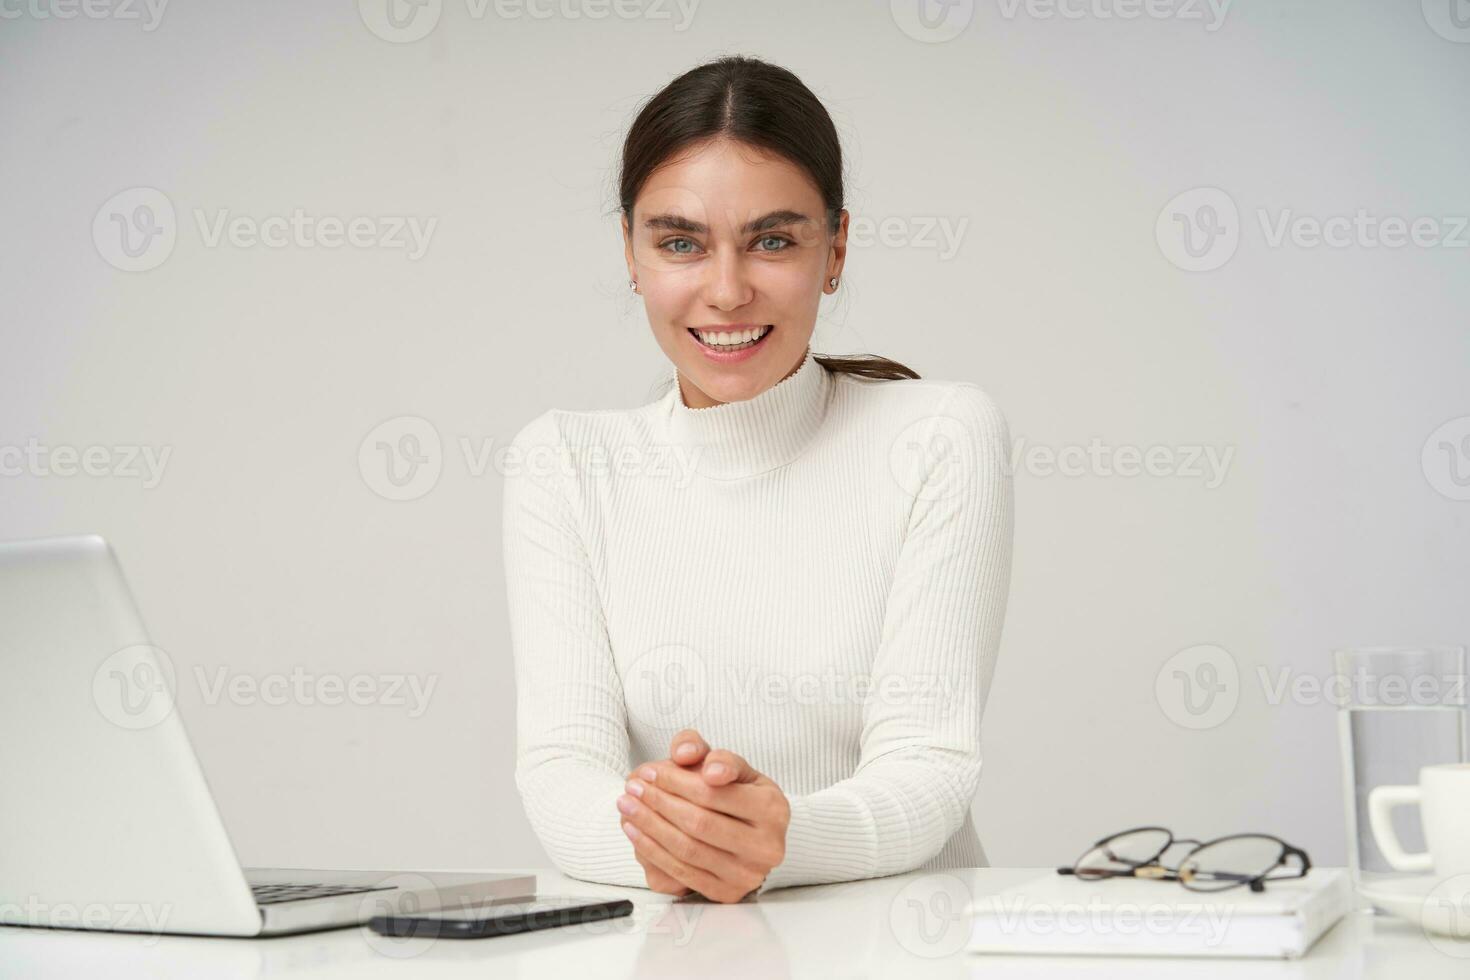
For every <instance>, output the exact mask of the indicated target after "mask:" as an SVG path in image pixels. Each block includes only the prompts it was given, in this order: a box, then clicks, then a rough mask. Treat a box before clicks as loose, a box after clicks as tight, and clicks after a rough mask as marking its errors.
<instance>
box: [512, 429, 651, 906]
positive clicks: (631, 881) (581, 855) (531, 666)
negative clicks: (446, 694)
mask: <svg viewBox="0 0 1470 980" xmlns="http://www.w3.org/2000/svg"><path fill="white" fill-rule="evenodd" d="M512 447H513V450H512V452H511V453H510V454H508V455H507V457H506V466H505V469H506V476H505V482H504V498H503V500H504V512H503V521H502V527H503V535H504V544H503V554H504V561H505V582H506V592H507V599H508V615H509V621H510V632H511V645H512V648H513V650H514V660H515V675H516V742H517V744H516V777H515V778H516V787H517V789H518V790H519V791H520V794H521V801H522V804H523V805H524V807H525V811H526V816H527V818H528V819H529V820H530V822H531V826H532V827H533V828H534V829H535V831H536V834H537V836H538V837H539V838H540V840H541V844H542V846H543V847H544V848H545V849H546V852H547V854H548V855H549V856H550V857H551V860H552V862H553V863H554V864H555V865H556V867H557V868H558V870H560V871H561V872H562V873H564V874H567V875H569V876H571V877H573V878H581V879H584V880H587V881H597V882H603V883H606V884H613V885H632V886H642V885H644V884H645V877H644V873H643V868H642V866H641V865H639V864H638V861H637V859H636V858H635V856H634V852H633V845H632V844H631V843H630V842H629V841H628V838H627V837H625V836H624V835H623V832H622V829H621V827H620V826H619V820H618V813H617V809H616V806H615V802H616V800H617V798H618V796H619V795H620V794H621V793H622V792H623V785H624V782H625V779H626V776H627V773H628V769H629V765H628V759H629V749H628V730H627V721H626V717H625V708H624V702H623V692H622V685H621V682H620V681H619V678H618V674H617V671H616V668H615V665H614V663H613V656H612V647H611V644H610V642H609V639H608V634H607V628H606V625H605V623H604V619H603V612H602V605H601V601H600V599H599V596H598V593H597V587H596V584H595V581H594V579H593V575H592V569H591V566H590V564H589V561H588V557H587V550H586V547H585V545H584V543H583V539H582V537H581V535H580V533H579V531H578V529H577V526H576V522H575V521H574V520H573V515H572V510H571V508H570V506H569V504H568V496H567V494H566V493H565V488H564V486H563V484H562V481H563V480H564V479H565V477H564V475H563V474H562V473H561V472H560V470H559V468H558V466H556V465H548V464H549V463H550V462H551V461H552V460H555V459H558V458H559V457H558V455H557V454H558V453H559V452H560V449H561V441H560V434H559V432H558V427H557V424H556V419H555V416H554V415H553V414H552V413H551V412H547V413H545V414H543V415H541V416H539V417H538V418H536V419H534V420H532V421H531V422H530V423H528V424H527V425H526V426H525V427H524V428H522V429H521V431H520V432H519V433H517V435H516V437H515V439H514V440H513V441H512Z"/></svg>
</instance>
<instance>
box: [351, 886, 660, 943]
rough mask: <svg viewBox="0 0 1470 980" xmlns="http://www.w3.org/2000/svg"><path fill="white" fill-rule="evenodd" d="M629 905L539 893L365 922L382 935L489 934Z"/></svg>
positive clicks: (620, 911)
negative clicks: (520, 898) (522, 898)
mask: <svg viewBox="0 0 1470 980" xmlns="http://www.w3.org/2000/svg"><path fill="white" fill-rule="evenodd" d="M632 911H633V903H632V902H630V901H628V900H627V899H626V898H617V899H608V900H606V901H604V900H601V899H595V898H583V897H578V896H576V895H538V896H536V898H535V899H533V900H531V901H529V902H504V903H497V904H495V905H482V906H477V907H475V908H460V909H439V910H438V911H435V912H426V913H424V914H423V915H375V916H373V917H372V918H371V919H369V920H368V928H369V929H371V930H373V932H377V933H381V934H382V935H384V936H404V937H418V936H422V937H426V938H438V939H489V938H490V937H491V936H509V935H512V934H514V933H517V932H531V931H533V930H535V929H554V928H556V927H557V926H572V925H578V924H580V923H584V922H601V921H603V920H605V919H616V918H618V917H619V916H624V915H628V914H629V913H631V912H632Z"/></svg>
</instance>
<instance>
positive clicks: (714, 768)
mask: <svg viewBox="0 0 1470 980" xmlns="http://www.w3.org/2000/svg"><path fill="white" fill-rule="evenodd" d="M704 771H705V772H707V773H709V774H710V775H711V776H723V775H724V774H725V773H727V772H729V771H730V770H729V769H727V768H725V764H724V763H723V762H712V763H710V764H709V765H708V766H706V767H705V770H704Z"/></svg>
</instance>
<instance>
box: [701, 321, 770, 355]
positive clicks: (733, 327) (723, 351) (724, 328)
mask: <svg viewBox="0 0 1470 980" xmlns="http://www.w3.org/2000/svg"><path fill="white" fill-rule="evenodd" d="M711 329H712V330H713V332H715V333H726V334H729V333H734V332H736V331H737V330H754V329H757V328H756V327H753V326H750V327H748V326H746V325H744V324H723V325H720V326H718V328H714V327H712V328H711ZM760 329H763V330H764V333H760V334H758V335H757V336H756V338H755V339H754V340H749V341H745V342H744V343H739V344H707V343H705V342H704V340H702V339H701V338H700V336H699V334H698V333H697V332H696V331H695V329H694V328H692V327H691V328H689V330H688V333H689V338H690V339H691V340H693V341H694V343H695V344H696V345H697V346H698V347H699V350H700V352H701V353H703V354H704V356H705V357H707V358H709V359H710V360H712V361H715V362H717V363H720V364H732V363H735V362H737V361H743V360H745V359H746V358H749V357H754V356H755V355H756V354H757V353H759V352H760V351H761V350H763V349H764V348H765V344H766V340H767V339H768V338H769V337H770V336H771V334H773V333H775V332H776V328H775V327H774V326H773V325H771V324H762V325H761V327H760Z"/></svg>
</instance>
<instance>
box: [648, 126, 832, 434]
mask: <svg viewBox="0 0 1470 980" xmlns="http://www.w3.org/2000/svg"><path fill="white" fill-rule="evenodd" d="M623 241H624V246H625V249H624V251H625V254H626V258H627V261H628V275H629V278H631V279H633V280H636V281H637V283H638V291H639V293H641V294H642V296H643V301H644V306H645V308H646V309H647V311H648V322H649V324H650V325H651V326H652V327H653V335H654V339H656V340H657V341H658V345H659V347H661V348H663V352H664V353H665V354H666V355H668V358H669V360H670V361H672V362H673V363H674V367H675V369H676V370H677V371H678V372H679V375H680V378H681V380H682V382H683V388H684V393H685V402H686V403H687V404H688V405H689V407H690V408H707V407H709V406H711V405H716V404H719V403H721V402H731V401H744V400H746V399H748V398H753V397H755V396H756V395H758V394H760V393H761V392H762V391H765V390H766V389H767V388H769V387H771V386H772V385H774V384H776V382H778V381H780V380H782V379H783V378H785V377H786V376H788V375H790V374H791V373H793V372H794V371H795V370H796V369H797V368H798V367H800V366H801V362H802V360H803V358H804V357H805V356H806V351H807V347H808V345H809V344H810V342H811V338H812V331H813V329H814V328H815V327H816V322H817V306H818V303H819V301H820V300H821V298H822V293H824V292H832V291H833V289H832V287H831V286H829V285H828V280H830V279H831V278H832V277H833V276H838V277H840V276H841V275H842V263H843V260H844V258H845V257H846V253H847V212H846V211H842V212H841V225H840V227H839V228H838V230H837V232H836V234H829V233H828V231H827V225H826V216H825V214H824V205H823V202H822V196H821V194H820V193H819V192H818V191H817V188H816V186H815V185H814V184H813V183H812V182H811V180H810V179H809V178H808V177H807V176H806V174H805V173H804V172H803V171H802V170H801V169H799V168H798V167H796V166H795V165H793V164H792V163H790V162H789V161H787V160H785V159H783V158H781V157H778V156H775V155H772V154H768V153H765V152H763V151H761V150H759V149H757V148H755V147H751V146H749V145H746V144H743V143H737V142H734V141H732V140H723V139H722V140H714V141H710V142H706V143H702V144H699V145H697V146H696V147H694V148H693V149H691V150H688V151H686V152H685V153H684V154H683V155H681V156H680V157H678V158H677V159H674V160H670V161H669V162H667V163H666V164H665V165H664V166H662V167H661V168H660V169H658V170H656V171H655V172H654V173H653V175H652V176H651V177H649V179H648V181H647V182H646V183H645V184H644V185H643V189H642V190H641V191H640V192H639V194H638V199H637V201H636V202H635V203H634V206H633V227H631V228H630V227H629V225H628V221H627V219H626V217H625V218H624V220H623ZM696 329H697V330H700V331H707V332H709V334H717V333H720V332H724V333H726V334H729V335H731V336H727V337H726V338H725V339H726V340H727V341H738V340H740V339H741V334H740V331H744V330H751V331H754V336H755V338H756V339H755V341H754V343H753V344H750V343H747V344H746V345H745V346H744V347H740V346H738V345H731V344H727V345H719V344H718V341H719V339H720V338H718V337H715V336H710V335H708V334H707V335H706V338H705V339H707V340H710V341H713V342H714V343H713V344H709V343H706V342H705V340H702V339H701V338H700V337H699V336H697V335H696V334H695V333H694V332H691V331H692V330H696ZM762 331H765V335H764V336H761V332H762Z"/></svg>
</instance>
